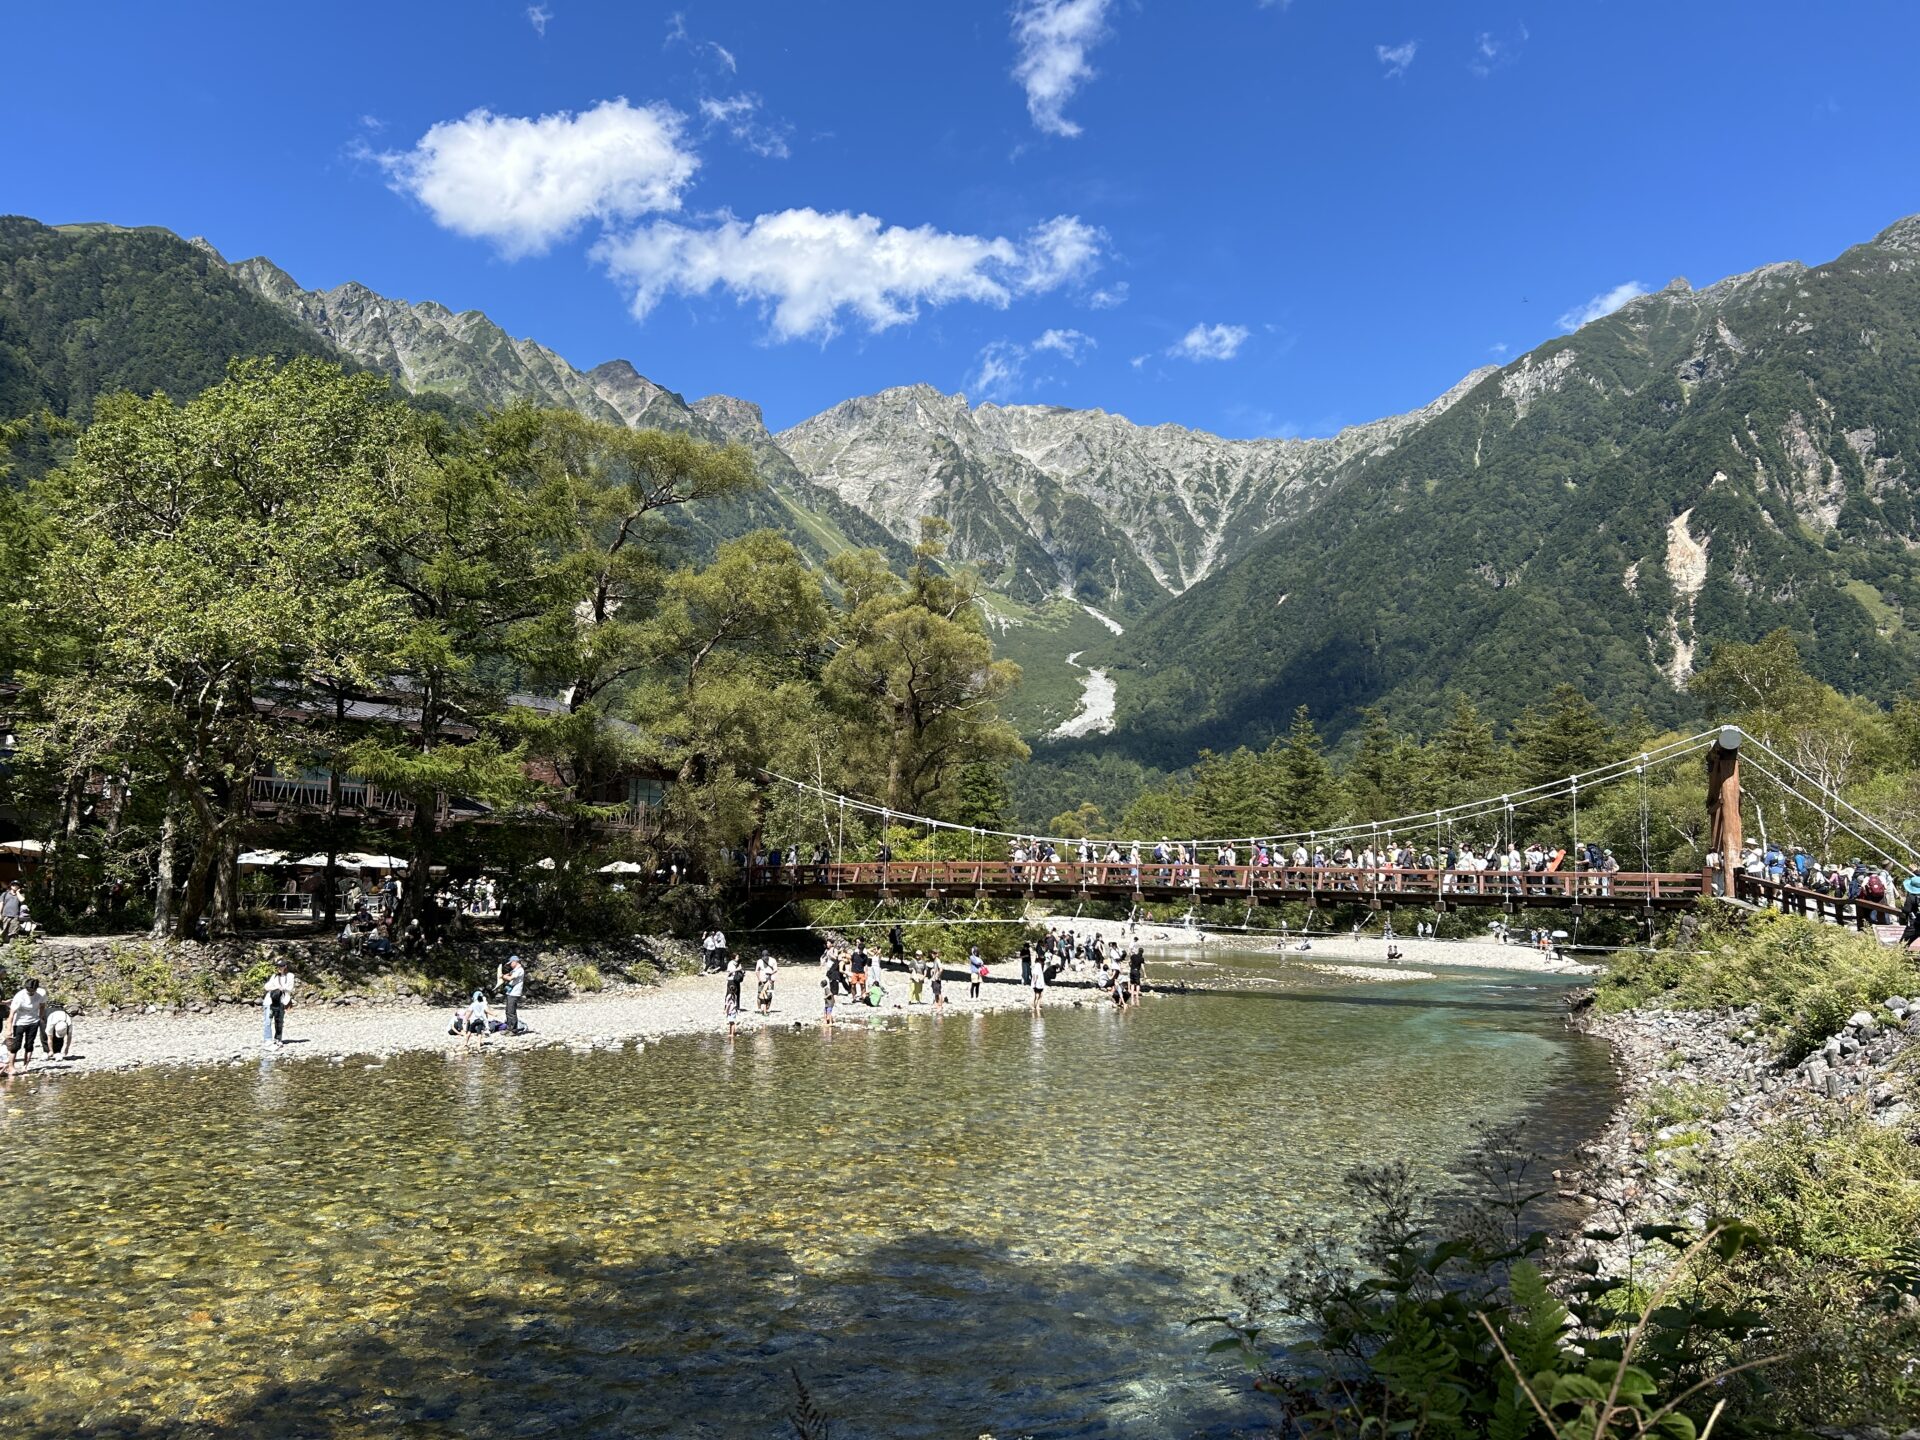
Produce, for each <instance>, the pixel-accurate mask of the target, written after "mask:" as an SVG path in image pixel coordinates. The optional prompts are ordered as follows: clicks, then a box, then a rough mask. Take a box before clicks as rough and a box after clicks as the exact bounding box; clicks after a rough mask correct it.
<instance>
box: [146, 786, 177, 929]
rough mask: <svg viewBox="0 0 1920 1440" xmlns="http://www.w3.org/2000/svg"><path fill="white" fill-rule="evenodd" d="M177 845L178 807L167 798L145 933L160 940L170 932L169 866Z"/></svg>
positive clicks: (171, 890)
mask: <svg viewBox="0 0 1920 1440" xmlns="http://www.w3.org/2000/svg"><path fill="white" fill-rule="evenodd" d="M179 845H180V806H179V802H178V801H177V800H175V799H174V798H173V797H172V796H171V795H169V796H168V797H167V813H166V818H165V819H163V820H162V821H161V822H160V854H159V856H158V858H157V859H156V861H155V863H154V878H153V926H152V928H151V930H150V931H149V933H150V934H151V935H152V937H153V938H154V939H155V940H164V939H166V938H167V937H168V936H169V935H171V934H172V933H173V922H174V905H173V866H174V860H175V858H176V855H177V852H178V850H179Z"/></svg>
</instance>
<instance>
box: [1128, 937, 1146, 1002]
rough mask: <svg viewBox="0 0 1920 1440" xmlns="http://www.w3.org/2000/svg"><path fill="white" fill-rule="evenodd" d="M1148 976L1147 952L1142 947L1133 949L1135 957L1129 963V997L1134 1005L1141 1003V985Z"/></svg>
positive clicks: (1137, 946) (1138, 946)
mask: <svg viewBox="0 0 1920 1440" xmlns="http://www.w3.org/2000/svg"><path fill="white" fill-rule="evenodd" d="M1146 974H1147V952H1146V948H1145V947H1144V946H1141V945H1136V946H1134V947H1133V956H1132V958H1131V959H1129V960H1128V961H1127V995H1128V997H1129V999H1130V1000H1131V1001H1132V1003H1133V1004H1135V1005H1138V1004H1139V1003H1140V985H1141V982H1142V981H1143V980H1144V979H1145V978H1146Z"/></svg>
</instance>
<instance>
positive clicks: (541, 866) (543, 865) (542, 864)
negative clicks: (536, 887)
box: [527, 855, 553, 870]
mask: <svg viewBox="0 0 1920 1440" xmlns="http://www.w3.org/2000/svg"><path fill="white" fill-rule="evenodd" d="M527 869H529V870H551V869H553V856H551V855H549V856H547V857H546V858H545V859H544V860H536V861H534V862H533V864H531V865H529V866H527Z"/></svg>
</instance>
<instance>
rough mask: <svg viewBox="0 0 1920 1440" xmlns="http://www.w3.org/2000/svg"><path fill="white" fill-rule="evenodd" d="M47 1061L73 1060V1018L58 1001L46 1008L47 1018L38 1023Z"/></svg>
mask: <svg viewBox="0 0 1920 1440" xmlns="http://www.w3.org/2000/svg"><path fill="white" fill-rule="evenodd" d="M40 1029H41V1032H42V1037H43V1039H44V1040H45V1042H46V1047H47V1058H48V1059H49V1060H71V1059H73V1016H71V1015H69V1014H68V1013H67V1007H66V1006H65V1005H62V1004H61V1003H60V1002H59V1001H58V1000H55V1001H52V1002H51V1003H49V1004H48V1006H47V1018H46V1019H45V1020H42V1021H41V1022H40Z"/></svg>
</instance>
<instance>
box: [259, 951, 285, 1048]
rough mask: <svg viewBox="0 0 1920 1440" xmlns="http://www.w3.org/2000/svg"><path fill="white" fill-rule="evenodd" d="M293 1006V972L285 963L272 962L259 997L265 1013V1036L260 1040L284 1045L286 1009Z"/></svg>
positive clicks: (281, 961)
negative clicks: (271, 968)
mask: <svg viewBox="0 0 1920 1440" xmlns="http://www.w3.org/2000/svg"><path fill="white" fill-rule="evenodd" d="M291 1004H293V972H292V971H290V970H288V969H287V962H286V961H285V960H284V959H282V960H276V961H274V962H273V974H271V975H269V976H268V977H267V988H266V991H265V993H264V994H262V995H261V997H260V1005H261V1008H262V1009H263V1010H264V1011H265V1012H266V1014H265V1016H264V1017H263V1018H264V1020H265V1022H266V1023H265V1027H264V1029H265V1034H264V1035H263V1036H262V1037H261V1038H262V1039H267V1040H271V1041H272V1042H273V1043H274V1044H275V1045H285V1044H286V1043H287V1041H286V1025H287V1007H288V1006H289V1005H291Z"/></svg>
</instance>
